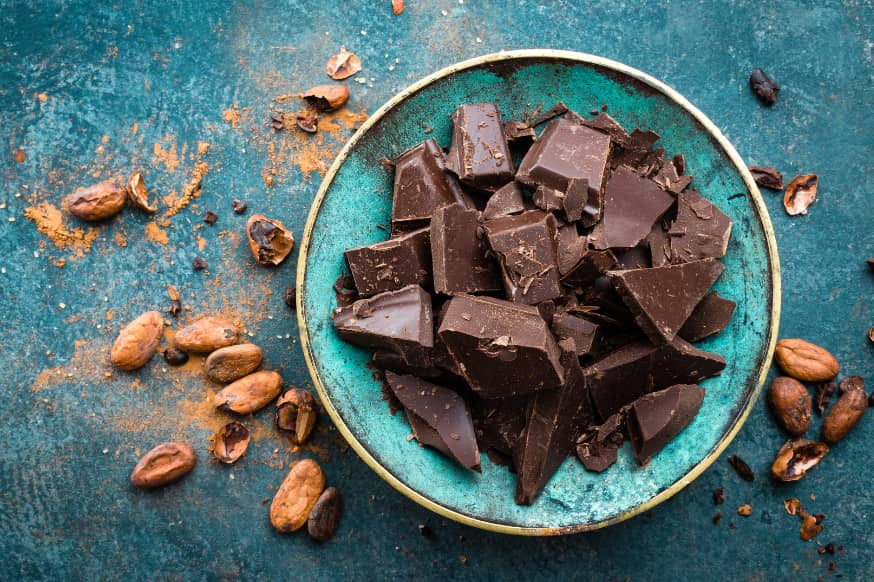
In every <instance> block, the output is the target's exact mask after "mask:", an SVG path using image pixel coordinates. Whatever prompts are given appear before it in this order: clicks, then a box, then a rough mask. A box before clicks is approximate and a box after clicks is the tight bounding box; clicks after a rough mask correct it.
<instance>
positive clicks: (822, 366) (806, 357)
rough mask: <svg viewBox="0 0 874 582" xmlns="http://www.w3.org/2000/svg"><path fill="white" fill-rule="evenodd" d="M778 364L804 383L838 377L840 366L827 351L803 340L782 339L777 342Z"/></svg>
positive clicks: (776, 354) (776, 355) (789, 374)
mask: <svg viewBox="0 0 874 582" xmlns="http://www.w3.org/2000/svg"><path fill="white" fill-rule="evenodd" d="M775 357H776V359H777V364H778V365H779V366H780V368H781V369H782V370H783V371H784V372H786V374H787V375H788V376H792V377H793V378H795V379H797V380H801V381H802V382H825V381H827V380H831V379H832V378H834V377H835V376H837V375H838V372H840V370H841V366H840V364H838V361H837V360H836V359H835V357H834V356H833V355H831V354H830V353H829V352H828V351H826V350H825V349H823V348H821V347H819V346H818V345H815V344H812V343H810V342H807V341H804V340H802V339H782V340H780V341H778V342H777V350H776V353H775Z"/></svg>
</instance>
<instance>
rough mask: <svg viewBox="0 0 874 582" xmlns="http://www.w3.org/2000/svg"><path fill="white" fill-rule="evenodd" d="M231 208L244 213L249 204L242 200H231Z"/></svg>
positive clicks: (237, 212) (238, 212)
mask: <svg viewBox="0 0 874 582" xmlns="http://www.w3.org/2000/svg"><path fill="white" fill-rule="evenodd" d="M231 208H233V210H234V213H236V214H243V213H244V212H246V208H248V205H247V204H246V203H245V202H242V201H240V200H231Z"/></svg>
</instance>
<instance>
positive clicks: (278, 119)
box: [270, 111, 285, 131]
mask: <svg viewBox="0 0 874 582" xmlns="http://www.w3.org/2000/svg"><path fill="white" fill-rule="evenodd" d="M270 127H272V128H273V129H275V130H276V131H282V130H283V129H285V115H283V114H282V112H281V111H271V112H270Z"/></svg>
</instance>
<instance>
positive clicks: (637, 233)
mask: <svg viewBox="0 0 874 582" xmlns="http://www.w3.org/2000/svg"><path fill="white" fill-rule="evenodd" d="M673 203H674V197H673V196H671V195H670V194H668V193H667V192H665V191H664V190H662V189H661V188H660V187H659V186H658V184H656V183H655V182H653V181H652V180H650V179H648V178H642V177H640V176H638V175H637V174H635V173H634V172H633V171H632V170H631V168H629V167H627V166H620V167H619V168H617V169H616V171H615V172H614V173H613V176H611V177H610V179H609V180H608V181H607V186H606V188H605V190H604V217H603V219H602V220H601V222H599V223H598V224H597V225H596V226H595V230H593V231H592V235H591V237H590V241H591V243H592V246H594V247H595V248H596V249H608V248H617V247H618V248H631V247H634V246H637V243H639V242H640V241H641V240H643V238H644V237H645V236H646V235H648V234H649V232H650V231H651V230H652V227H653V225H654V224H655V222H656V221H657V220H658V219H659V218H661V216H662V214H664V213H665V212H666V211H667V210H668V208H670V207H671V205H672V204H673Z"/></svg>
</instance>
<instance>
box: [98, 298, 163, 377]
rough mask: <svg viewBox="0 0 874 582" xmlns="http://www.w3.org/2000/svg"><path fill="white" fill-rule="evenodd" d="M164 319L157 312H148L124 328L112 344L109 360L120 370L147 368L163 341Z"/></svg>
mask: <svg viewBox="0 0 874 582" xmlns="http://www.w3.org/2000/svg"><path fill="white" fill-rule="evenodd" d="M163 332H164V318H163V317H161V314H160V313H158V312H157V311H147V312H145V313H143V314H142V315H140V316H139V317H137V318H136V319H134V320H133V321H132V322H130V323H129V324H127V325H126V326H124V327H123V328H122V329H121V331H120V332H119V334H118V339H116V340H115V343H114V344H112V351H111V352H110V354H109V359H110V361H111V362H112V365H113V366H115V367H116V368H118V369H120V370H128V371H130V370H136V369H137V368H142V367H143V366H145V365H146V364H147V363H148V362H149V360H151V359H152V356H154V355H155V351H157V349H158V344H159V343H160V341H161V334H162V333H163Z"/></svg>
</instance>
